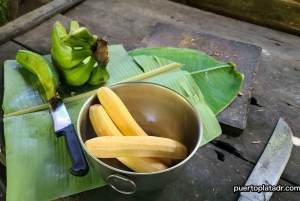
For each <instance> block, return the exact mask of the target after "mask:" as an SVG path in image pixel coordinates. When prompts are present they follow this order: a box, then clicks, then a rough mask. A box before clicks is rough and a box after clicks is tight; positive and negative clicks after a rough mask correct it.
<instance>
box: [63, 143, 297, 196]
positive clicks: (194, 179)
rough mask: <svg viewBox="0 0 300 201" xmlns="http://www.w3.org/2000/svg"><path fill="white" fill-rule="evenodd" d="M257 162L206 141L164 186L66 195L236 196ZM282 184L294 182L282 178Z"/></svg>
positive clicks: (294, 194)
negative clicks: (235, 189)
mask: <svg viewBox="0 0 300 201" xmlns="http://www.w3.org/2000/svg"><path fill="white" fill-rule="evenodd" d="M253 168H254V165H252V164H251V163H248V162H246V161H244V160H241V159H239V158H237V157H234V156H233V155H232V154H229V153H228V152H226V151H223V150H221V149H218V148H217V147H215V146H213V145H211V144H207V145H205V146H203V147H201V148H199V150H198V151H197V152H196V154H195V155H194V156H193V158H192V159H191V161H190V163H189V165H188V167H187V169H186V170H185V171H184V172H183V174H182V175H174V176H178V179H177V180H175V182H173V183H171V184H170V185H168V186H167V187H166V188H164V189H162V190H157V191H153V192H144V193H136V194H133V195H124V194H120V193H117V192H116V191H115V190H113V189H112V188H110V187H109V186H104V187H101V188H97V189H93V190H89V191H86V192H83V193H80V194H76V195H72V196H69V197H67V198H64V200H66V201H71V200H91V201H93V200H118V201H125V200H126V201H135V200H139V201H144V200H145V201H152V200H157V201H169V200H170V201H173V200H189V201H199V200H222V201H232V200H237V199H238V197H239V193H233V186H235V185H244V184H245V182H246V180H247V179H248V177H249V175H250V173H251V172H252V170H253ZM279 183H280V184H282V185H291V184H290V183H288V182H285V181H283V180H280V181H279ZM298 196H299V195H298V193H295V192H294V193H291V192H288V193H274V194H273V196H272V200H273V201H276V200H278V201H279V200H288V199H290V200H297V198H298Z"/></svg>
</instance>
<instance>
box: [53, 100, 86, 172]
mask: <svg viewBox="0 0 300 201" xmlns="http://www.w3.org/2000/svg"><path fill="white" fill-rule="evenodd" d="M49 107H50V113H51V115H52V118H53V122H54V130H55V133H56V136H57V137H61V136H64V137H65V141H66V145H67V149H68V152H69V156H70V158H71V161H72V166H71V167H70V169H69V171H70V173H71V174H73V175H75V176H84V175H86V174H87V173H88V171H89V166H88V163H87V161H86V158H85V156H84V153H83V151H82V148H81V146H80V143H79V140H78V137H77V135H76V131H75V129H74V126H73V124H72V121H71V119H70V117H69V114H68V112H67V109H66V106H65V104H64V103H63V101H62V99H60V98H52V99H50V100H49Z"/></svg>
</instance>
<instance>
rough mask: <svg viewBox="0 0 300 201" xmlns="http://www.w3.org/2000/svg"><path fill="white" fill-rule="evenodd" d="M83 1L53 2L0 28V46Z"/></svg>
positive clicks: (59, 0)
mask: <svg viewBox="0 0 300 201" xmlns="http://www.w3.org/2000/svg"><path fill="white" fill-rule="evenodd" d="M82 1H83V0H54V1H52V2H50V3H48V4H46V5H44V6H42V7H40V8H38V9H35V10H34V11H32V12H29V13H27V14H25V15H24V16H22V17H20V18H17V19H15V20H13V21H11V22H9V23H8V24H6V25H4V26H2V27H0V44H2V43H5V42H7V41H9V40H10V39H12V38H14V37H16V36H18V35H20V34H22V33H25V32H26V31H28V30H30V29H32V28H33V27H35V26H37V25H38V24H40V23H42V22H44V21H45V20H46V19H49V18H50V17H52V16H54V15H56V14H57V13H61V12H63V11H65V10H67V9H69V8H71V7H72V6H74V5H76V4H78V3H79V2H82Z"/></svg>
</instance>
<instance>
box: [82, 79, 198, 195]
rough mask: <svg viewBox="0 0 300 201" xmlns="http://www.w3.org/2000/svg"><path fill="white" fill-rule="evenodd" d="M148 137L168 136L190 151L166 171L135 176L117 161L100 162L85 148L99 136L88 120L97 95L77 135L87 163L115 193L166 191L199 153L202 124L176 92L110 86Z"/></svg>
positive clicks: (88, 103)
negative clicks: (165, 188)
mask: <svg viewBox="0 0 300 201" xmlns="http://www.w3.org/2000/svg"><path fill="white" fill-rule="evenodd" d="M109 88H111V89H112V90H113V91H114V92H115V93H116V94H117V95H118V96H119V97H120V98H121V100H122V101H123V103H124V104H125V105H126V107H127V109H128V110H129V112H130V113H131V115H132V116H133V118H134V119H135V120H136V121H137V123H138V124H139V125H140V126H141V127H142V128H143V129H144V131H145V132H146V133H147V134H148V135H153V136H160V137H167V138H171V139H173V140H177V141H179V142H181V143H183V144H184V145H185V146H186V147H187V149H188V156H187V158H185V159H184V160H180V161H176V162H175V164H174V165H173V166H172V167H170V168H168V169H166V170H163V171H159V172H152V173H136V172H133V171H131V170H130V169H129V168H127V167H126V166H125V165H123V164H122V163H120V162H119V161H118V160H117V159H98V158H96V157H94V156H93V155H92V154H91V153H90V152H89V151H88V150H87V149H86V147H85V146H84V142H85V141H86V140H88V139H91V138H93V137H96V134H95V132H94V130H93V128H92V125H91V123H90V120H89V114H88V111H89V107H90V106H91V105H93V104H96V103H99V100H98V98H97V95H96V94H95V95H93V96H92V97H90V98H89V99H88V100H87V101H86V102H85V104H84V105H83V107H82V109H81V111H80V113H79V117H78V122H77V131H78V132H77V134H78V137H79V140H80V143H81V146H82V148H83V150H84V153H85V155H86V158H87V161H88V163H89V164H90V166H91V167H92V168H94V170H95V171H96V172H97V173H98V174H99V175H100V176H101V177H102V178H104V179H105V180H106V181H107V183H108V184H109V185H110V186H111V187H112V188H114V189H115V190H117V191H119V192H121V193H125V194H131V193H134V192H142V191H152V190H157V189H161V188H164V187H165V186H166V185H168V184H170V183H171V182H173V181H174V180H175V179H176V178H178V177H179V175H180V174H181V172H182V171H183V170H184V169H185V168H186V166H187V164H188V162H189V161H190V160H191V157H192V156H193V155H194V154H195V152H196V151H197V149H198V147H199V145H200V141H201V138H202V122H201V119H200V117H199V116H198V113H197V111H196V110H195V108H194V107H193V106H192V105H191V103H190V102H189V101H188V100H187V99H185V98H184V97H183V96H181V95H180V94H178V93H177V92H175V91H173V90H171V89H169V88H166V87H164V86H161V85H157V84H153V83H147V82H127V83H120V84H115V85H111V86H109Z"/></svg>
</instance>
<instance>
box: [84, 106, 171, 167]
mask: <svg viewBox="0 0 300 201" xmlns="http://www.w3.org/2000/svg"><path fill="white" fill-rule="evenodd" d="M89 118H90V121H91V123H92V126H93V128H94V131H95V133H96V134H97V136H99V137H102V136H123V134H122V133H121V132H120V131H119V129H118V128H117V127H116V125H115V124H114V123H113V122H112V120H111V119H110V117H109V116H108V114H107V113H106V111H105V110H104V108H103V107H102V105H100V104H95V105H92V106H91V107H90V108H89ZM117 159H118V160H119V161H120V162H121V163H123V164H124V165H126V166H127V167H129V168H130V169H132V170H133V171H135V172H157V171H161V170H164V169H167V168H168V166H167V165H171V163H166V164H165V162H164V161H161V160H160V159H159V158H147V157H118V158H117Z"/></svg>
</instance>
